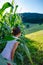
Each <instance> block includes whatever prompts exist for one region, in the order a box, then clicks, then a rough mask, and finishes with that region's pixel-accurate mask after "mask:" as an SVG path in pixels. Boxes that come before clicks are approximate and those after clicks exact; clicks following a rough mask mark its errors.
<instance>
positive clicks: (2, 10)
mask: <svg viewBox="0 0 43 65" xmlns="http://www.w3.org/2000/svg"><path fill="white" fill-rule="evenodd" d="M8 7H12V8H13V6H12V5H11V4H10V3H9V2H6V3H5V4H4V5H3V6H2V8H1V9H0V14H2V13H3V12H4V10H5V9H6V8H8Z"/></svg>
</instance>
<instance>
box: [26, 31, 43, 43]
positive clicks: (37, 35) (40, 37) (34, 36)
mask: <svg viewBox="0 0 43 65" xmlns="http://www.w3.org/2000/svg"><path fill="white" fill-rule="evenodd" d="M25 36H26V37H27V38H29V39H31V40H34V41H37V42H39V43H43V30H40V31H37V32H34V33H31V34H27V35H25Z"/></svg>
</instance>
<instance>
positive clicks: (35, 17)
mask: <svg viewBox="0 0 43 65" xmlns="http://www.w3.org/2000/svg"><path fill="white" fill-rule="evenodd" d="M20 16H21V17H22V21H23V22H24V23H27V22H28V23H39V24H42V23H43V14H39V13H20Z"/></svg>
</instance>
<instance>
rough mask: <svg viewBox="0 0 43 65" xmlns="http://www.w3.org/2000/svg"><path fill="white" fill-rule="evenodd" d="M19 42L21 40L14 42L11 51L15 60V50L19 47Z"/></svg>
mask: <svg viewBox="0 0 43 65" xmlns="http://www.w3.org/2000/svg"><path fill="white" fill-rule="evenodd" d="M18 44H19V42H16V43H15V44H14V46H13V49H12V52H11V60H12V61H13V60H14V54H15V51H16V49H17V47H18Z"/></svg>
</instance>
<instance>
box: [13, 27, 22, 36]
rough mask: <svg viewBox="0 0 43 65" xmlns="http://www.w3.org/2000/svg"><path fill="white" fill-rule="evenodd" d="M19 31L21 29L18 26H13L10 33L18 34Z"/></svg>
mask: <svg viewBox="0 0 43 65" xmlns="http://www.w3.org/2000/svg"><path fill="white" fill-rule="evenodd" d="M19 33H21V30H20V28H19V27H15V28H13V31H12V34H13V35H14V36H16V35H18V34H19Z"/></svg>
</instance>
